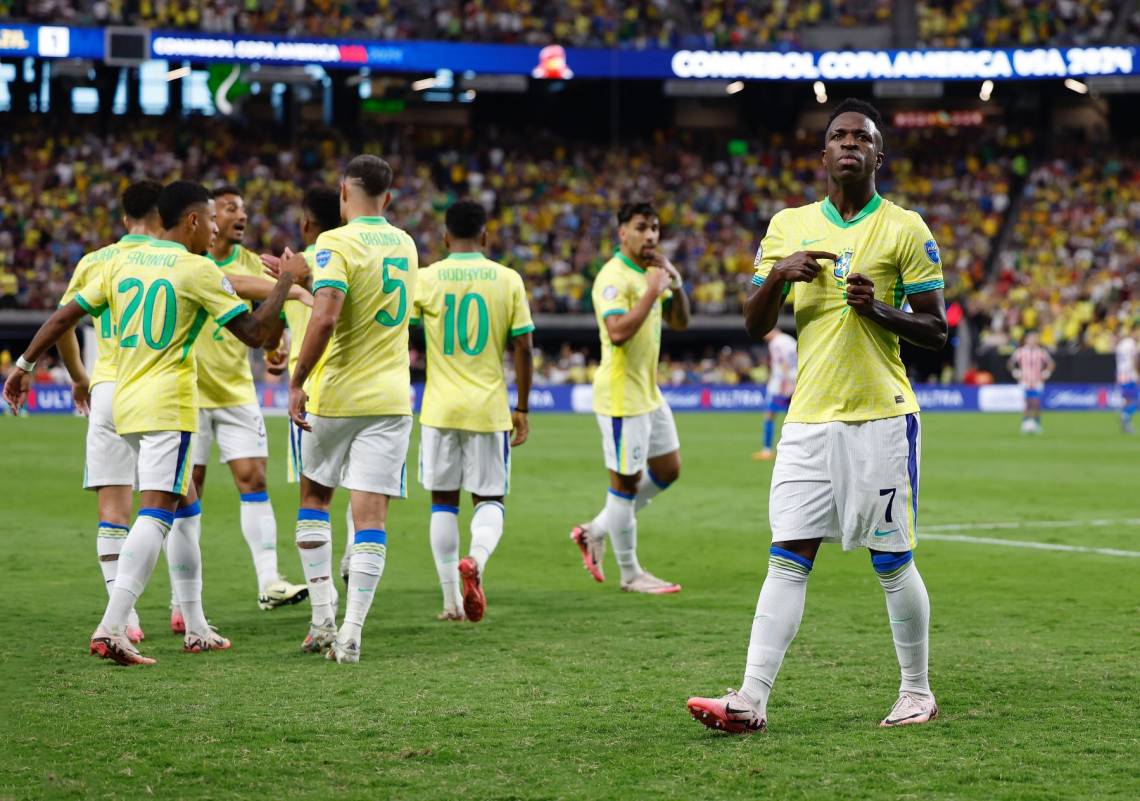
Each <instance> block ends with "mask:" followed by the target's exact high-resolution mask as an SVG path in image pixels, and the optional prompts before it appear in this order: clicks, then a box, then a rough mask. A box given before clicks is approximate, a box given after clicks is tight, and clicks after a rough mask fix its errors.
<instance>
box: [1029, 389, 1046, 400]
mask: <svg viewBox="0 0 1140 801" xmlns="http://www.w3.org/2000/svg"><path fill="white" fill-rule="evenodd" d="M1043 394H1045V393H1044V391H1043V390H1040V389H1027V390H1025V399H1026V400H1041V396H1042V395H1043Z"/></svg>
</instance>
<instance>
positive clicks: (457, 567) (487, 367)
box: [412, 200, 534, 623]
mask: <svg viewBox="0 0 1140 801" xmlns="http://www.w3.org/2000/svg"><path fill="white" fill-rule="evenodd" d="M445 223H446V231H445V232H444V235H443V243H444V246H445V247H446V248H447V250H448V253H449V254H450V255H448V257H447V258H446V259H444V260H443V261H438V262H436V263H435V264H433V265H431V266H430V267H428V268H426V269H424V270H421V271H420V274H419V276H418V278H417V279H416V300H415V306H414V310H413V313H412V314H413V317H412V325H418V324H420V323H422V324H423V327H424V340H425V341H426V342H427V386H426V387H425V388H424V398H423V406H422V408H421V409H420V483H422V484H423V486H424V488H425V489H427V490H429V491H430V492H431V525H430V532H431V550H432V555H433V556H434V557H435V569H436V572H437V573H438V574H439V585H440V588H441V589H442V590H443V612H441V613H440V615H439V619H440V620H462V619H463V618H464V616H465V615H466V618H467V619H468V620H470V621H471V622H472V623H477V622H478V621H480V620H481V619H482V618H483V614H484V612H485V610H486V608H487V599H486V595H485V594H484V590H483V577H484V575H485V571H486V568H487V560H488V559H490V558H491V554H492V553H494V551H495V547H496V546H497V545H498V544H499V539H500V538H501V537H502V536H503V518H504V514H505V511H504V507H503V498H504V497H505V496H506V494H507V492H508V491H509V489H510V478H511V448H516V447H518V446H519V445H522V444H523V443H524V442H526V438H527V433H528V422H527V411H528V410H527V405H526V404H527V401H526V399H527V398H529V397H530V383H531V375H532V373H533V370H534V365H533V361H532V356H531V332H532V331H533V330H534V323H533V322H531V317H530V306H529V304H528V302H527V296H526V287H525V286H523V280H522V276H520V275H519V274H518V273H517V272H515V271H514V270H512V269H510V268H508V267H504V266H503V265H501V264H498V263H497V262H494V261H491V260H490V259H488V258H487V257H486V256H484V255H483V251H484V250H485V249H486V247H487V227H486V226H487V212H486V211H485V210H484V209H483V206H482V205H481V204H479V203H476V202H475V201H472V200H460V201H457V202H456V203H453V204H452V205H451V207H450V208H448V210H447V215H446V219H445ZM508 344H509V345H510V347H511V348H512V349H513V352H514V363H515V375H516V386H517V388H518V397H519V402H518V404H517V405H516V406H515V408H514V410H513V411H512V410H510V409H509V406H508V403H507V383H506V380H505V379H504V377H503V354H504V352H505V351H506V349H507V346H508ZM512 431H513V432H514V436H513V437H512V436H511V432H512ZM461 490H463V491H466V492H470V493H471V501H472V503H473V504H474V506H475V514H474V516H473V517H472V518H471V549H470V550H469V551H468V554H469V555H468V556H465V557H464V558H463V559H462V560H460V558H459V493H460V491H461ZM461 578H462V582H463V591H462V594H461V593H460V579H461Z"/></svg>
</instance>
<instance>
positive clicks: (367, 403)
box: [305, 217, 419, 417]
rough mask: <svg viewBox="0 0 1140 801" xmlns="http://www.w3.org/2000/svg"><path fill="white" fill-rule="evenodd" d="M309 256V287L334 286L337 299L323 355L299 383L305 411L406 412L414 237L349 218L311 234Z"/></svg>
mask: <svg viewBox="0 0 1140 801" xmlns="http://www.w3.org/2000/svg"><path fill="white" fill-rule="evenodd" d="M313 263H314V264H315V267H314V270H313V292H314V293H316V292H320V291H321V290H322V289H325V288H332V289H338V290H340V291H341V292H343V293H344V306H343V308H342V309H341V313H340V318H339V319H338V320H337V323H336V329H335V330H334V331H333V335H332V339H331V340H330V341H329V345H328V348H327V350H326V352H325V354H326V355H325V358H324V361H323V362H321V363H320V364H319V365H317V367H316V368H315V369H314V370H313V372H312V374H311V375H310V376H309V378H308V381H307V382H306V384H305V389H306V391H307V392H308V393H309V403H308V410H309V411H310V412H312V413H313V414H318V415H322V416H324V417H370V416H374V415H410V414H411V413H412V403H411V392H412V383H411V381H412V379H411V369H410V364H409V359H408V321H409V319H410V318H411V312H412V303H413V300H414V298H415V291H416V274H417V273H418V272H419V257H418V255H417V254H416V245H415V242H414V241H413V240H412V238H411V237H410V236H409V235H408V234H407V232H405V231H403V230H401V229H400V228H397V227H396V226H394V225H392V224H391V223H389V222H388V221H387V220H385V219H384V218H383V217H357V218H356V219H354V220H352V221H351V222H349V223H347V224H345V225H342V226H341V227H340V228H334V229H333V230H331V231H325V232H324V233H323V234H321V235H320V236H319V237H318V238H317V242H316V254H315V255H314V256H313Z"/></svg>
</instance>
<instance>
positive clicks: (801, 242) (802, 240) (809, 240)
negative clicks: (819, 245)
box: [800, 236, 827, 247]
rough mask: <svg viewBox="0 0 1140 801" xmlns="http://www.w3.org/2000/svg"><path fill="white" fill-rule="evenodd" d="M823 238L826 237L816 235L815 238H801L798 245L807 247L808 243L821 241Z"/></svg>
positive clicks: (812, 243)
mask: <svg viewBox="0 0 1140 801" xmlns="http://www.w3.org/2000/svg"><path fill="white" fill-rule="evenodd" d="M825 239H827V237H826V236H821V237H817V238H815V239H801V240H800V247H807V246H808V245H814V244H815V243H816V242H822V241H823V240H825Z"/></svg>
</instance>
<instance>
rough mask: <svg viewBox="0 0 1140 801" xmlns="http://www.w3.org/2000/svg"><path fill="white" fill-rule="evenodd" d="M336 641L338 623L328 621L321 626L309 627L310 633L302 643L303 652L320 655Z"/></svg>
mask: <svg viewBox="0 0 1140 801" xmlns="http://www.w3.org/2000/svg"><path fill="white" fill-rule="evenodd" d="M335 640H336V623H334V622H333V621H332V620H326V621H325V622H324V623H321V624H320V625H319V626H314V625H312V624H310V625H309V633H308V634H307V635H305V641H304V642H302V643H301V650H302V651H304V652H305V653H307V654H319V653H321V652H322V651H324V650H325V649H326V648H328V647H329V646H330V645H332V644H333V642H334V641H335Z"/></svg>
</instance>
